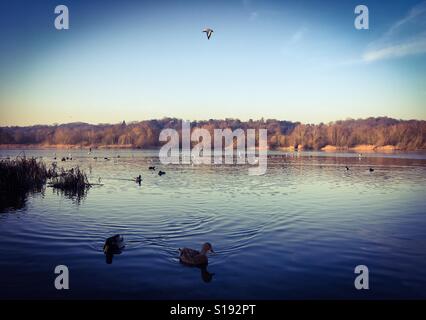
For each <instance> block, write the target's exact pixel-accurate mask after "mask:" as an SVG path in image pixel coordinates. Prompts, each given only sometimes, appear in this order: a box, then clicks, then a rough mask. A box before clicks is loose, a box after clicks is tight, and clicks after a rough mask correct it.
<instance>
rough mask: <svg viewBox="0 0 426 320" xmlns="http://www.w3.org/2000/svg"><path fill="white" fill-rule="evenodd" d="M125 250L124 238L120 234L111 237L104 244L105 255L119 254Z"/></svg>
mask: <svg viewBox="0 0 426 320" xmlns="http://www.w3.org/2000/svg"><path fill="white" fill-rule="evenodd" d="M123 249H124V238H123V236H122V235H120V234H116V235H115V236H112V237H109V238H108V239H106V241H105V244H104V253H105V254H119V253H121V250H123Z"/></svg>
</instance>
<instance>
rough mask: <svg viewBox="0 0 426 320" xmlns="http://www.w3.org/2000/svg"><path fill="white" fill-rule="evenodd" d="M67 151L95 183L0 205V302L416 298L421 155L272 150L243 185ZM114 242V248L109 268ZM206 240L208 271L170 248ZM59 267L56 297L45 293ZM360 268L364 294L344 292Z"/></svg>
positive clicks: (129, 153)
mask: <svg viewBox="0 0 426 320" xmlns="http://www.w3.org/2000/svg"><path fill="white" fill-rule="evenodd" d="M55 152H56V154H57V157H58V158H60V157H62V156H68V155H69V153H70V151H69V150H64V151H63V152H62V153H61V151H58V150H56V151H50V150H31V151H27V152H26V154H27V156H36V157H43V161H45V162H46V164H50V163H51V162H53V155H54V153H55ZM17 153H18V152H15V151H11V150H2V151H0V156H1V157H4V158H5V157H7V156H10V157H14V156H16V154H17ZM71 153H72V159H73V160H72V161H65V162H61V163H60V164H59V165H60V166H64V167H65V168H71V167H75V166H77V165H78V166H79V167H80V168H82V169H83V170H85V172H87V174H88V177H89V180H90V182H92V183H99V182H101V183H102V186H96V187H94V188H91V190H90V191H89V193H88V194H81V195H75V194H73V195H70V194H62V193H60V192H58V191H56V190H54V189H52V188H49V187H47V188H46V189H45V190H44V192H40V193H35V194H28V195H27V196H26V197H24V198H18V199H15V200H13V199H12V198H7V200H8V201H9V200H11V201H12V204H9V205H8V206H6V205H5V204H6V198H2V201H1V208H3V209H2V211H3V213H2V214H0V242H1V243H2V245H1V246H0V256H1V257H2V259H1V261H0V274H1V286H0V298H14V297H15V298H16V297H40V298H48V297H52V298H118V299H126V298H145V299H154V298H173V299H179V298H180V299H185V298H197V299H209V298H218V299H220V298H222V299H227V298H240V299H268V298H271V299H290V298H425V297H426V293H425V291H424V288H425V286H426V232H425V231H426V218H425V217H426V216H425V215H426V202H425V194H426V192H425V191H426V183H425V182H426V157H425V155H424V154H421V153H411V154H404V153H398V154H366V155H365V156H363V157H362V158H359V157H358V155H357V154H350V153H347V154H345V153H339V154H334V153H320V152H303V153H300V154H298V153H295V154H293V153H280V152H271V153H270V154H269V156H268V171H267V173H266V175H263V176H249V175H248V174H247V168H248V167H247V166H245V165H242V166H240V165H227V166H215V165H211V166H210V165H198V166H191V165H168V166H163V165H161V164H160V163H159V160H158V151H140V150H120V151H108V150H95V151H93V152H92V154H91V155H88V154H87V151H71ZM118 156H120V157H118ZM95 158H96V159H95ZM105 158H107V159H108V160H106V159H105ZM153 166H155V167H156V170H155V171H154V170H149V167H153ZM346 166H347V167H348V168H349V170H347V169H346ZM370 167H371V168H374V172H370V170H369V168H370ZM159 170H163V171H165V172H166V174H165V175H162V176H159V175H158V171H159ZM139 175H141V176H142V181H141V183H140V185H139V184H138V183H135V177H138V176H139ZM70 199H71V201H70ZM12 207H13V208H15V209H14V210H11V208H12ZM12 212H13V213H12ZM114 234H122V235H123V236H124V238H125V240H126V248H125V250H124V251H122V252H121V254H118V255H115V254H114V255H113V257H108V256H107V255H105V254H104V252H103V250H102V248H103V245H104V242H105V239H106V238H108V237H110V236H112V235H114ZM204 242H211V243H214V245H215V251H216V254H215V255H212V256H210V257H209V265H208V267H206V268H204V269H203V268H194V267H187V266H184V265H182V264H180V263H179V254H178V248H180V247H185V246H186V247H197V246H198V245H199V244H200V243H204ZM109 258H111V260H108V259H109ZM108 261H109V262H113V263H110V264H108V263H105V262H108ZM59 264H64V265H67V266H68V267H69V270H70V278H71V280H70V288H71V289H70V290H69V291H68V292H66V293H64V292H60V291H57V290H55V289H54V286H53V279H54V274H53V270H54V267H55V266H56V265H59ZM359 264H365V265H367V266H368V267H369V269H370V281H371V283H370V288H371V289H370V290H369V291H368V292H366V291H364V292H360V291H357V290H355V289H354V286H353V281H354V276H355V275H354V268H355V266H356V265H359ZM117 292H119V294H118V296H117Z"/></svg>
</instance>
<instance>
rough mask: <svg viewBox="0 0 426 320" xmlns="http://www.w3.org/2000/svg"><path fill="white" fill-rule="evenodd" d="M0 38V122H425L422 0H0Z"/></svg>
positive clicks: (425, 50)
mask: <svg viewBox="0 0 426 320" xmlns="http://www.w3.org/2000/svg"><path fill="white" fill-rule="evenodd" d="M59 4H65V5H67V6H68V8H69V11H70V29H69V30H63V31H58V30H56V29H55V28H54V24H53V22H54V19H55V14H54V8H55V6H56V5H59ZM358 4H365V5H367V6H368V8H369V14H370V19H369V20H370V29H369V30H356V29H355V28H354V19H355V14H354V8H355V7H356V5H358ZM205 27H211V28H212V29H213V30H214V34H213V36H212V38H211V39H210V40H207V39H206V36H205V34H203V33H202V29H203V28H205ZM0 38H1V41H0V125H30V124H51V123H65V122H74V121H84V122H90V123H105V122H108V123H116V122H119V121H122V120H126V121H132V120H143V119H151V118H161V117H164V116H174V117H180V118H185V119H191V120H194V119H209V118H225V117H233V118H240V119H242V120H247V119H250V118H253V119H258V118H261V117H264V118H277V119H285V120H292V121H301V122H310V123H319V122H329V121H333V120H338V119H345V118H348V117H351V118H359V117H368V116H390V117H394V118H402V119H412V118H416V119H426V105H425V101H426V2H425V1H410V0H405V1H363V2H360V1H350V0H347V1H345V0H343V1H267V0H266V1H256V0H239V1H232V0H231V1H230V0H228V1H214V0H209V1H204V0H197V1H190V0H189V1H161V0H159V1H112V0H104V1H95V0H86V1H59V0H58V1H41V0H39V1H29V0H28V1H23V0H13V1H12V0H3V1H1V3H0Z"/></svg>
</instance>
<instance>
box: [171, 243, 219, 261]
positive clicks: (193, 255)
mask: <svg viewBox="0 0 426 320" xmlns="http://www.w3.org/2000/svg"><path fill="white" fill-rule="evenodd" d="M179 251H180V256H179V259H180V261H181V262H183V263H185V264H188V265H192V266H202V265H207V264H208V263H209V260H208V258H207V253H208V252H209V251H210V252H212V253H214V251H213V247H212V245H211V244H210V243H208V242H206V243H205V244H203V246H202V247H201V251H197V250H194V249H189V248H183V249H181V248H179Z"/></svg>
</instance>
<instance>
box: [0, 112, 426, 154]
mask: <svg viewBox="0 0 426 320" xmlns="http://www.w3.org/2000/svg"><path fill="white" fill-rule="evenodd" d="M165 128H171V129H175V130H177V131H178V132H181V120H180V119H176V118H164V119H161V120H147V121H141V122H132V123H129V124H126V123H125V122H124V121H123V123H121V124H98V125H91V124H86V123H70V124H63V125H53V126H31V127H3V128H0V144H3V145H6V144H35V145H46V146H49V145H52V146H55V145H75V146H81V147H89V146H90V147H96V146H101V145H108V146H123V147H134V148H149V147H157V146H160V145H161V142H159V139H158V137H159V134H160V132H161V130H162V129H165ZM191 128H192V129H194V128H204V129H207V130H208V131H209V132H210V133H211V135H212V136H213V130H214V129H225V128H230V129H232V130H234V129H238V128H241V129H243V130H246V129H260V128H264V129H267V130H268V145H269V146H270V147H271V148H272V149H274V148H281V147H290V146H295V145H302V146H303V148H305V149H312V150H318V149H321V148H322V147H324V146H326V145H332V146H336V147H338V148H350V147H354V146H356V145H375V146H385V145H392V146H395V147H397V148H399V149H402V150H417V149H426V121H422V120H396V119H391V118H387V117H380V118H368V119H358V120H353V119H349V120H344V121H336V122H330V123H328V124H324V123H320V124H302V123H299V122H290V121H280V120H274V119H272V120H271V119H268V120H263V119H261V120H257V121H253V120H249V121H246V122H243V121H240V120H238V119H225V120H213V119H210V120H207V121H193V122H191Z"/></svg>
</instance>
